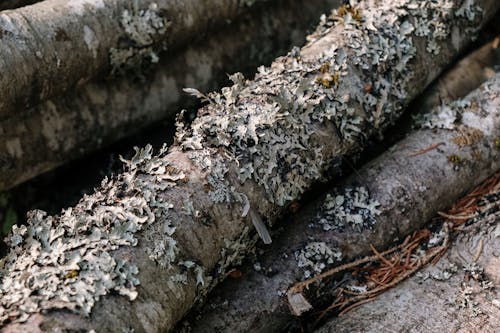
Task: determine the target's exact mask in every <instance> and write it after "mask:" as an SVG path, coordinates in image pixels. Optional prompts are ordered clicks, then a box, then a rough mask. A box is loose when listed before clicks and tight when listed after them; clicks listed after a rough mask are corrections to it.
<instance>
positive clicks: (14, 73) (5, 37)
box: [0, 0, 266, 119]
mask: <svg viewBox="0 0 500 333" xmlns="http://www.w3.org/2000/svg"><path fill="white" fill-rule="evenodd" d="M262 1H266V0H262ZM255 2H256V1H243V2H242V1H239V0H213V1H201V2H200V1H197V0H182V1H180V0H179V1H172V0H158V1H156V2H155V1H149V0H134V1H128V0H109V1H102V0H70V1H68V0H46V1H41V2H38V3H35V4H34V5H32V6H26V7H22V8H18V9H15V10H7V11H2V12H0V27H1V30H0V32H1V33H0V40H1V44H0V59H1V61H0V71H1V72H2V76H1V77H0V119H5V118H7V117H10V116H13V115H15V114H17V113H19V112H21V111H23V110H25V109H27V108H29V107H32V106H35V105H37V104H39V103H40V102H42V101H44V100H46V99H48V98H50V97H55V96H59V95H62V94H63V93H65V92H66V91H68V90H70V89H72V88H74V87H75V86H76V85H78V84H82V83H85V82H87V81H89V80H90V79H91V78H93V77H96V76H101V77H103V76H107V75H109V74H110V73H123V75H130V72H131V71H132V74H133V70H139V71H140V70H141V69H143V68H145V67H147V66H148V65H150V64H154V63H156V62H157V61H158V59H159V56H160V52H161V51H164V50H166V49H167V48H168V50H169V52H171V51H173V50H175V48H176V47H179V46H181V45H184V44H185V43H186V42H192V41H195V40H197V39H200V37H201V36H203V35H204V34H206V33H207V32H208V31H211V30H213V29H215V28H217V27H220V26H223V25H224V24H226V22H227V21H231V20H233V19H235V18H236V17H238V16H239V15H240V14H241V13H242V12H243V11H245V10H247V7H248V5H252V4H254V3H255ZM196 37H198V38H196ZM75 55H78V56H75Z"/></svg>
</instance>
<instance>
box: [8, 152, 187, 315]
mask: <svg viewBox="0 0 500 333" xmlns="http://www.w3.org/2000/svg"><path fill="white" fill-rule="evenodd" d="M165 152H166V149H165V148H164V149H162V151H161V152H160V155H158V156H154V157H153V155H152V148H151V146H147V147H146V148H144V149H137V151H136V154H135V156H134V157H133V158H132V159H131V160H128V161H127V160H124V161H125V163H126V166H127V169H128V170H127V171H126V172H124V173H123V174H121V175H120V176H119V177H117V178H116V179H111V180H108V179H105V180H104V181H103V182H102V184H101V188H100V190H99V191H97V192H96V193H95V194H93V195H86V196H84V198H83V199H82V200H81V201H80V202H79V203H78V204H77V205H76V206H75V207H73V208H69V209H66V210H64V211H63V212H62V213H61V215H59V216H55V217H52V216H47V215H46V214H45V213H44V212H42V211H37V210H35V211H32V212H30V214H29V216H28V217H29V218H28V224H27V226H20V227H14V228H13V230H12V233H11V235H10V237H8V239H7V241H8V244H9V245H10V247H11V250H10V252H9V254H8V255H7V257H6V258H4V259H3V265H2V266H3V267H2V270H1V272H0V273H1V284H0V296H1V297H0V322H2V323H4V322H6V321H8V320H15V321H20V322H22V321H24V320H26V319H27V318H28V316H29V315H30V314H31V313H36V312H40V311H42V310H46V309H59V308H66V309H69V310H72V311H74V312H76V313H79V314H81V315H84V316H88V315H89V314H90V311H91V309H92V307H93V306H94V304H95V302H97V301H98V300H99V298H100V297H101V296H103V295H106V294H108V293H110V292H111V291H115V292H118V293H119V294H121V295H124V296H127V297H128V298H129V299H130V300H133V299H135V298H136V297H137V290H136V286H137V285H138V284H139V283H140V282H139V280H138V279H137V274H138V269H137V266H136V265H135V264H134V263H132V262H128V261H125V260H123V259H120V258H118V257H115V256H114V250H117V249H118V248H120V247H122V246H136V245H137V238H136V236H135V235H136V233H137V232H139V231H140V230H141V229H142V228H143V227H144V226H145V225H147V224H150V223H152V222H154V221H156V220H161V221H164V224H165V233H166V236H165V237H164V239H167V240H170V242H167V244H166V245H164V246H163V247H162V246H160V245H158V244H156V245H155V246H156V247H155V248H154V249H151V251H150V256H151V257H152V258H153V259H158V258H161V260H162V263H163V264H164V265H169V264H170V263H171V262H173V261H174V260H175V255H176V247H175V241H174V240H173V239H172V238H170V236H171V235H172V234H173V232H174V231H175V225H174V224H173V222H172V221H170V219H169V218H168V214H169V210H170V209H171V208H172V205H171V204H170V203H168V202H164V201H163V200H162V199H161V198H160V197H159V193H161V192H162V191H164V190H165V189H167V188H169V187H173V186H176V181H179V180H181V179H183V178H184V174H183V173H182V172H180V171H178V170H175V169H174V168H169V167H168V165H169V164H168V162H167V161H165V160H164V156H162V155H163V154H164V153H165Z"/></svg>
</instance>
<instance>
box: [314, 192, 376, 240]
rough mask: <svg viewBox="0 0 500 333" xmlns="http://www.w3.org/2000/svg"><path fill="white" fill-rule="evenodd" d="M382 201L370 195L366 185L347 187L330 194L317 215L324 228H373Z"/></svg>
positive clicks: (359, 229)
mask: <svg viewBox="0 0 500 333" xmlns="http://www.w3.org/2000/svg"><path fill="white" fill-rule="evenodd" d="M379 206H380V203H379V202H378V201H377V200H374V199H372V198H371V197H370V194H369V193H368V190H367V189H366V188H365V187H362V186H361V187H354V188H351V187H347V188H343V189H342V190H336V191H334V193H333V194H330V193H329V194H328V195H327V196H326V198H325V200H324V201H323V204H322V205H321V208H320V211H319V213H318V216H317V217H316V221H317V223H319V224H320V225H321V226H322V227H323V229H324V230H326V231H328V230H341V231H342V230H344V229H345V228H346V227H350V228H352V229H354V230H356V231H361V230H363V229H367V228H371V227H373V225H374V224H375V223H376V222H377V220H376V216H377V215H379V214H380V210H379V209H378V208H379Z"/></svg>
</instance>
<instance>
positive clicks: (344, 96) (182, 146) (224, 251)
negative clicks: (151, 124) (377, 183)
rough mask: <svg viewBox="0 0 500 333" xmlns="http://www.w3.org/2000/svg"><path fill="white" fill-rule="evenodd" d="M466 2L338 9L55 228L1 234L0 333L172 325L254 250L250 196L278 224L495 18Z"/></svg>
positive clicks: (489, 5) (237, 80)
mask: <svg viewBox="0 0 500 333" xmlns="http://www.w3.org/2000/svg"><path fill="white" fill-rule="evenodd" d="M466 4H467V6H465V7H464V6H462V2H459V1H448V0H443V1H440V2H437V3H436V2H434V1H409V0H394V1H390V2H387V1H362V2H361V3H360V4H359V5H356V6H355V7H341V9H339V11H337V12H335V13H334V14H333V15H332V16H330V17H329V18H327V17H325V18H324V20H323V21H322V24H321V25H320V27H319V28H318V29H317V31H316V32H315V33H314V34H313V35H311V36H310V38H309V42H308V44H307V45H306V46H305V47H304V48H302V49H298V48H296V49H294V50H292V51H291V52H290V54H288V55H287V56H285V57H282V58H278V59H277V60H276V61H275V62H274V63H273V64H272V65H271V66H270V67H268V68H265V67H262V68H260V70H259V73H258V74H257V75H256V77H255V79H254V80H252V81H247V80H245V79H244V78H243V77H242V76H241V75H238V74H235V75H233V76H232V77H231V78H232V80H233V82H234V85H233V86H231V87H227V88H223V89H222V92H221V93H211V94H208V95H207V97H208V99H209V104H207V105H206V106H204V107H203V108H201V109H200V110H199V116H198V118H197V119H195V121H194V122H193V123H192V124H191V125H190V126H189V127H188V128H185V126H184V125H183V124H182V123H179V124H178V131H177V134H176V140H177V142H176V144H175V145H174V146H172V147H170V148H169V149H163V150H162V151H161V152H160V153H159V154H158V155H153V154H152V152H151V149H150V147H146V148H145V149H140V150H139V149H138V151H137V154H136V156H134V158H132V160H130V161H126V164H127V166H128V168H127V171H126V172H124V173H123V174H121V175H119V176H117V177H116V178H115V179H111V180H105V181H104V182H103V184H102V187H101V188H100V189H98V190H97V191H96V192H95V193H94V194H92V195H90V196H85V197H84V198H82V200H81V201H80V202H79V203H78V204H77V205H76V206H75V207H72V208H69V209H67V210H65V211H64V212H63V213H62V214H61V215H60V216H44V214H43V213H41V212H36V211H35V212H33V213H32V214H31V218H30V220H29V222H28V225H27V226H26V227H24V228H23V227H20V228H17V229H15V230H14V232H13V234H12V235H11V237H10V245H11V249H10V251H9V254H8V256H7V257H6V258H5V263H4V269H3V280H2V281H3V282H2V284H1V285H0V294H1V296H2V297H1V298H0V319H1V320H2V321H3V322H4V323H5V324H7V326H5V327H4V331H6V332H13V331H20V330H21V331H25V330H28V329H34V328H35V327H41V328H43V329H45V330H48V331H50V330H53V331H57V330H64V329H72V330H83V329H86V330H91V329H99V330H103V331H122V330H123V329H134V330H135V332H145V331H147V332H156V331H165V330H169V329H172V328H173V325H174V324H175V322H176V321H178V320H179V319H180V318H181V317H182V316H183V315H184V314H185V313H186V312H187V311H188V310H189V308H190V307H191V306H192V305H193V304H194V303H195V302H196V301H197V300H201V299H203V297H204V296H205V294H206V293H207V292H208V291H209V290H210V289H211V288H212V287H213V286H214V285H215V284H216V283H217V282H218V281H220V280H221V279H223V278H224V277H225V274H226V272H227V270H228V268H229V267H231V266H232V265H234V264H236V263H238V262H240V261H241V259H242V258H243V256H244V255H245V254H246V253H247V252H248V251H249V250H251V249H253V248H254V244H255V238H254V237H253V235H254V231H253V229H252V225H251V221H250V220H249V216H248V215H247V216H246V217H242V215H243V214H242V212H243V211H244V210H246V209H245V208H246V205H247V201H246V199H248V202H249V203H250V209H252V210H253V211H254V213H255V214H259V216H260V218H261V219H262V220H263V221H265V222H267V223H272V222H273V221H275V220H276V218H278V217H279V216H281V215H282V214H283V212H284V210H285V209H286V205H287V204H289V203H290V202H292V201H294V200H296V199H298V198H300V197H301V195H303V193H304V192H305V191H306V190H308V189H309V188H310V187H311V186H312V184H314V183H316V182H318V181H320V180H322V179H323V178H324V177H325V176H326V174H327V172H329V171H331V170H333V171H338V165H339V163H340V161H341V159H342V156H344V155H346V154H353V153H355V152H357V151H359V150H361V148H362V147H363V146H364V145H365V139H366V138H369V137H372V136H373V135H375V134H377V133H379V132H380V131H382V130H383V129H384V128H386V127H387V126H388V125H389V123H390V122H391V121H393V120H394V119H397V118H398V117H399V116H400V114H401V112H402V109H403V107H404V106H405V105H406V104H407V103H408V102H409V100H410V99H411V98H413V97H415V96H416V95H417V94H418V93H420V92H421V91H422V90H423V89H424V86H425V85H426V84H428V83H429V82H430V81H432V80H433V79H434V78H435V76H436V75H437V73H438V72H439V71H440V70H442V69H443V67H444V66H445V65H446V64H447V63H449V62H450V61H451V59H452V58H453V57H455V56H456V55H457V53H458V52H459V51H460V50H461V48H462V47H463V46H464V45H465V44H467V42H468V41H469V40H470V38H472V37H473V35H474V32H475V31H476V29H477V28H479V27H480V26H481V25H482V24H483V23H484V22H485V21H486V20H487V19H488V18H489V17H490V15H493V13H494V11H495V10H496V9H498V7H499V6H500V4H497V2H495V1H479V2H477V3H476V2H474V3H471V2H466ZM445 5H446V6H445ZM434 25H437V26H439V27H440V29H439V31H437V30H436V33H431V34H426V35H425V36H426V37H421V36H419V34H420V29H424V28H425V27H427V28H430V27H432V26H434ZM452 36H453V38H451V37H452ZM451 39H453V42H451ZM424 64H425V65H424ZM417 73H418V75H417ZM367 83H371V84H372V89H371V90H370V91H369V92H367V91H365V90H364V89H363V87H364V86H365V85H366V84H367ZM229 174H235V175H236V177H237V180H238V181H237V182H234V181H231V180H230V179H229V177H228V175H229ZM245 197H246V199H245ZM318 246H321V245H318ZM48 277H50V279H48Z"/></svg>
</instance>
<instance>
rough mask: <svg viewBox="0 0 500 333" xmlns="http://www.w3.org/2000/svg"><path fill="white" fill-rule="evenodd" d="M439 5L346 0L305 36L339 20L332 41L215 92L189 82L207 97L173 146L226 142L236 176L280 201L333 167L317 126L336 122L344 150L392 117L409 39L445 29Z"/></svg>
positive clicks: (222, 196)
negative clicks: (425, 31) (426, 31)
mask: <svg viewBox="0 0 500 333" xmlns="http://www.w3.org/2000/svg"><path fill="white" fill-rule="evenodd" d="M444 2H445V3H446V4H447V5H446V6H443V7H439V6H436V5H435V2H434V1H411V0H399V1H396V2H394V1H393V2H390V3H384V2H383V1H361V2H359V4H358V3H357V2H354V1H353V2H351V5H350V6H348V7H344V9H343V10H342V11H341V10H337V11H333V13H332V15H331V16H330V17H328V18H327V17H326V16H325V17H324V18H323V20H322V24H321V25H320V27H319V28H318V30H317V31H316V32H315V33H314V34H313V35H312V36H310V37H309V41H310V44H314V42H315V41H318V40H320V39H321V38H322V37H325V35H327V34H328V32H329V31H330V30H331V29H333V28H334V27H338V26H339V25H341V27H342V30H339V31H340V33H341V34H342V36H343V41H342V42H341V43H331V45H330V46H329V47H326V48H325V49H323V50H321V51H319V53H318V54H316V55H314V56H311V55H308V56H305V55H304V54H303V51H301V52H299V51H297V50H293V51H292V52H290V53H289V54H288V56H287V57H283V58H280V59H278V60H277V61H275V62H274V63H273V64H272V65H271V66H270V67H268V68H266V67H260V68H259V70H258V73H257V75H256V77H255V79H254V80H253V81H247V80H245V79H244V78H243V76H242V75H241V74H235V75H233V76H231V79H232V80H233V82H234V84H233V85H232V86H231V87H226V88H223V89H222V92H221V93H209V94H207V95H203V94H201V93H199V92H197V91H195V90H194V89H191V90H190V91H189V92H191V93H193V94H194V95H196V96H197V97H200V98H202V99H203V100H204V101H205V102H206V103H208V104H207V105H206V106H205V107H204V108H202V109H201V111H200V113H199V117H198V118H197V119H196V120H195V121H194V122H193V124H192V126H191V128H190V129H189V130H188V131H187V132H185V133H183V134H182V135H181V137H182V138H183V140H181V142H180V144H181V146H182V147H183V148H184V149H185V150H198V149H202V147H217V148H225V151H226V152H227V153H228V156H231V158H232V159H233V160H235V161H236V163H237V164H238V166H239V167H238V168H239V174H238V178H239V181H240V182H245V181H246V180H249V179H251V180H253V181H254V182H256V183H258V184H259V185H261V186H262V187H263V188H264V189H265V191H266V193H267V195H268V200H269V201H271V202H273V203H276V204H277V205H279V206H283V205H285V204H286V203H289V202H290V201H292V200H295V199H296V198H298V197H299V196H300V194H302V193H304V191H305V190H306V189H307V188H308V187H309V186H310V184H311V183H312V182H315V181H318V180H320V179H321V178H322V175H323V174H324V170H325V169H326V168H328V167H331V166H332V163H333V164H334V165H333V166H334V167H335V161H333V162H332V159H331V158H327V156H332V155H333V156H339V155H342V148H340V150H339V151H336V152H332V151H331V147H329V146H328V145H325V144H323V143H321V140H320V138H321V137H322V136H323V135H325V136H328V137H330V136H331V133H328V134H326V133H325V132H324V131H327V130H326V128H328V126H331V125H333V126H335V127H336V130H337V133H338V134H339V136H340V139H341V140H342V147H346V146H351V147H352V146H353V145H356V144H359V143H360V142H362V141H363V140H364V139H365V138H366V137H367V136H368V135H369V134H370V133H373V132H375V131H378V130H380V129H381V128H382V127H383V126H385V125H386V124H387V123H388V122H390V120H391V119H393V118H395V117H397V115H398V114H400V112H401V110H402V108H403V106H404V101H405V97H406V95H407V86H408V83H409V82H410V81H411V79H412V75H413V74H414V73H412V72H411V71H409V70H408V63H409V62H410V61H411V59H413V58H414V55H415V52H416V48H415V45H414V42H413V39H412V36H415V31H416V29H417V28H421V29H423V28H422V27H423V26H424V25H425V26H426V27H427V28H429V29H431V30H432V32H433V33H432V34H430V35H428V36H426V38H427V39H428V42H429V43H430V42H432V41H436V40H437V41H439V40H440V39H442V38H445V37H448V36H449V31H450V26H451V19H448V18H449V17H452V16H453V15H455V14H454V13H455V12H456V11H457V10H458V9H459V7H458V6H457V1H444ZM471 8H476V7H475V6H472V7H471ZM471 10H472V9H471ZM359 106H361V108H360V107H359ZM228 198H229V196H228V195H227V193H221V192H220V191H219V192H216V196H214V200H216V201H217V202H218V201H221V200H226V201H227V199H228Z"/></svg>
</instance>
